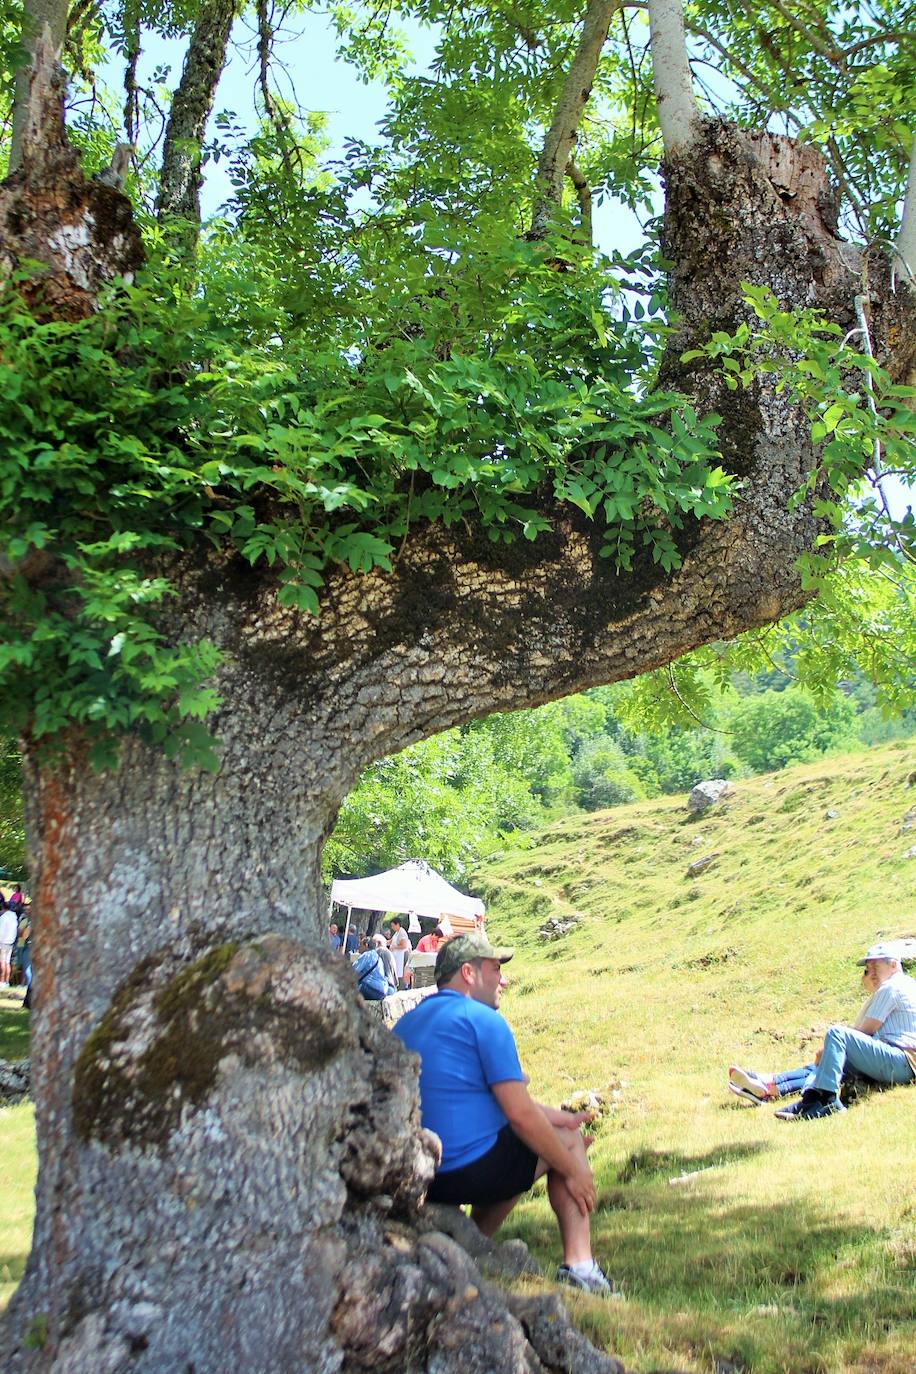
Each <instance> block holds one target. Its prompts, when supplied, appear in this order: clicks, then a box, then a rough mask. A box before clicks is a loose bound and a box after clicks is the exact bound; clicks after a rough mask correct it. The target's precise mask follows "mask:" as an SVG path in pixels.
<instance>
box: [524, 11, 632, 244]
mask: <svg viewBox="0 0 916 1374" xmlns="http://www.w3.org/2000/svg"><path fill="white" fill-rule="evenodd" d="M622 7H623V0H590V2H589V6H588V9H587V11H586V14H585V23H584V25H583V28H582V37H581V38H580V39H579V46H578V48H577V49H576V55H575V57H574V58H573V61H572V65H571V66H570V69H569V71H568V73H567V75H566V80H565V81H564V83H563V90H562V92H561V94H560V99H559V101H558V102H557V108H556V111H555V112H554V116H553V122H552V124H551V126H550V128H549V129H548V131H547V137H546V138H545V139H544V147H543V150H542V152H541V156H540V160H539V162H538V170H537V180H536V184H535V196H534V210H533V213H532V216H531V237H532V238H535V239H537V238H543V237H544V235H545V234H546V232H547V229H548V226H549V224H550V218H551V215H552V214H553V212H554V210H555V209H556V207H557V206H558V205H559V204H560V201H561V199H562V196H563V181H564V179H565V177H566V168H567V165H568V163H569V159H570V157H571V155H572V151H573V148H574V146H575V142H576V131H577V130H578V128H579V121H580V119H581V118H582V111H583V110H584V109H585V105H586V102H587V100H588V97H589V95H590V94H591V90H592V82H593V81H594V79H595V72H596V71H597V69H598V60H599V58H600V56H601V49H602V47H603V46H604V40H605V39H606V38H607V33H608V29H609V27H610V23H611V19H612V18H613V16H614V15H615V14H616V13H617V11H618V10H620V9H621V8H622Z"/></svg>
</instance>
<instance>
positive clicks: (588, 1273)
mask: <svg viewBox="0 0 916 1374" xmlns="http://www.w3.org/2000/svg"><path fill="white" fill-rule="evenodd" d="M557 1283H565V1284H568V1286H569V1287H570V1288H579V1289H581V1290H582V1292H585V1293H598V1294H600V1295H601V1296H602V1297H604V1298H622V1297H623V1294H622V1293H619V1292H618V1291H617V1289H616V1288H614V1287H612V1285H611V1284H610V1283H609V1282H608V1277H607V1274H605V1272H604V1270H603V1269H602V1268H601V1265H600V1264H597V1263H596V1262H595V1260H592V1262H591V1264H561V1265H560V1267H559V1268H558V1269H557Z"/></svg>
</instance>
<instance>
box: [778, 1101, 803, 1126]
mask: <svg viewBox="0 0 916 1374" xmlns="http://www.w3.org/2000/svg"><path fill="white" fill-rule="evenodd" d="M800 1107H801V1100H800V1099H799V1101H798V1102H790V1103H789V1104H788V1106H786V1107H780V1109H779V1111H778V1112H774V1113H773V1115H774V1116H775V1118H776V1120H777V1121H794V1120H795V1118H796V1117H797V1116H798V1110H799V1108H800Z"/></svg>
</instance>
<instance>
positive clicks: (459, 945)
mask: <svg viewBox="0 0 916 1374" xmlns="http://www.w3.org/2000/svg"><path fill="white" fill-rule="evenodd" d="M514 953H515V950H514V949H505V948H498V947H497V946H496V945H491V944H490V941H489V940H488V939H487V937H486V935H484V933H483V931H482V930H475V931H473V932H472V933H471V934H469V935H456V936H455V937H454V939H452V940H449V941H448V943H447V944H444V945H442V946H441V947H440V949H439V953H438V954H437V956H436V982H437V983H447V982H448V981H449V979H450V978H453V977H454V976H455V974H456V973H457V972H458V970H459V969H460V968H461V965H462V964H473V963H474V962H475V960H477V959H498V960H499V962H500V963H501V964H507V963H508V962H509V960H510V959H511V958H512V956H513V954H514Z"/></svg>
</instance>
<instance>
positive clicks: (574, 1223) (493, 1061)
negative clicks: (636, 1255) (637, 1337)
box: [394, 931, 613, 1295]
mask: <svg viewBox="0 0 916 1374" xmlns="http://www.w3.org/2000/svg"><path fill="white" fill-rule="evenodd" d="M512 954H513V951H512V950H511V949H497V948H494V947H493V946H492V945H491V944H490V942H489V940H488V939H487V937H486V935H485V934H484V933H483V932H482V931H474V932H473V933H472V934H469V935H459V936H457V937H456V938H455V939H453V940H450V941H449V942H448V943H447V944H445V945H443V946H442V948H441V949H440V950H439V953H438V955H437V958H436V983H437V985H438V989H439V990H438V992H437V993H436V995H435V996H434V997H427V998H426V999H425V1001H423V1002H421V1003H420V1005H419V1006H418V1007H416V1008H414V1010H413V1011H411V1012H408V1013H407V1015H406V1016H403V1017H402V1018H401V1019H400V1021H398V1022H397V1024H396V1025H395V1027H394V1031H395V1034H396V1035H398V1036H400V1038H401V1039H402V1040H403V1042H404V1044H405V1045H406V1046H407V1048H408V1049H410V1050H414V1051H416V1053H417V1054H419V1056H420V1107H421V1113H422V1118H423V1125H424V1126H425V1127H426V1128H427V1129H428V1130H430V1131H434V1132H435V1134H436V1135H437V1136H438V1137H439V1139H440V1140H441V1142H442V1162H441V1165H440V1167H439V1170H438V1172H437V1174H436V1177H435V1178H434V1179H433V1182H432V1184H431V1185H430V1188H429V1192H428V1194H427V1196H428V1198H429V1200H430V1201H431V1202H443V1203H449V1204H452V1205H456V1206H460V1205H461V1204H463V1203H470V1204H471V1209H472V1210H471V1216H472V1217H473V1219H474V1221H475V1222H476V1223H477V1225H478V1227H479V1228H480V1230H481V1231H482V1232H483V1233H484V1235H486V1236H492V1235H493V1233H494V1232H495V1231H496V1229H497V1227H499V1226H500V1225H501V1223H502V1222H503V1221H504V1220H505V1219H506V1217H507V1216H508V1215H509V1213H510V1212H511V1211H512V1208H513V1207H514V1206H515V1204H516V1202H518V1200H519V1198H520V1197H521V1195H522V1194H523V1193H526V1192H527V1191H528V1189H529V1188H530V1187H531V1185H532V1184H533V1183H534V1181H535V1179H537V1178H540V1177H541V1176H542V1175H543V1174H546V1175H547V1195H548V1197H549V1199H550V1205H551V1207H552V1208H553V1211H554V1213H555V1215H556V1218H557V1221H558V1223H559V1226H560V1235H561V1237H562V1241H563V1259H564V1263H563V1264H562V1265H560V1268H559V1269H558V1271H557V1277H558V1278H559V1279H560V1280H561V1281H562V1282H565V1283H569V1284H571V1285H572V1286H573V1287H575V1288H584V1289H586V1290H587V1291H589V1292H592V1293H605V1294H608V1295H610V1294H612V1292H613V1290H612V1288H611V1285H610V1284H609V1283H608V1281H607V1278H606V1277H605V1275H604V1273H603V1271H602V1270H601V1268H600V1267H599V1265H598V1264H596V1263H595V1260H594V1259H593V1257H592V1247H591V1230H590V1222H589V1213H590V1212H591V1211H592V1210H593V1209H594V1207H595V1201H596V1197H595V1182H594V1179H593V1178H592V1171H591V1169H590V1168H589V1166H588V1160H587V1158H586V1148H587V1143H586V1140H585V1138H584V1137H583V1136H582V1134H581V1132H580V1130H579V1127H580V1126H581V1125H582V1124H583V1122H587V1121H589V1120H590V1119H591V1118H590V1115H589V1113H587V1112H560V1111H556V1110H554V1109H553V1108H552V1107H542V1106H540V1105H539V1104H538V1103H536V1102H535V1101H534V1100H533V1099H532V1097H531V1096H530V1094H529V1092H528V1088H527V1078H526V1075H525V1074H524V1073H523V1071H522V1067H521V1064H520V1063H519V1058H518V1052H517V1050H516V1047H515V1039H514V1037H513V1035H512V1032H511V1030H510V1029H509V1027H508V1026H507V1024H506V1022H505V1021H504V1020H503V1018H502V1016H500V1014H499V1010H498V1008H499V1000H500V997H501V996H502V990H503V988H504V987H505V986H506V983H505V979H504V978H503V975H502V965H503V964H505V963H507V962H508V960H509V959H511V958H512Z"/></svg>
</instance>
